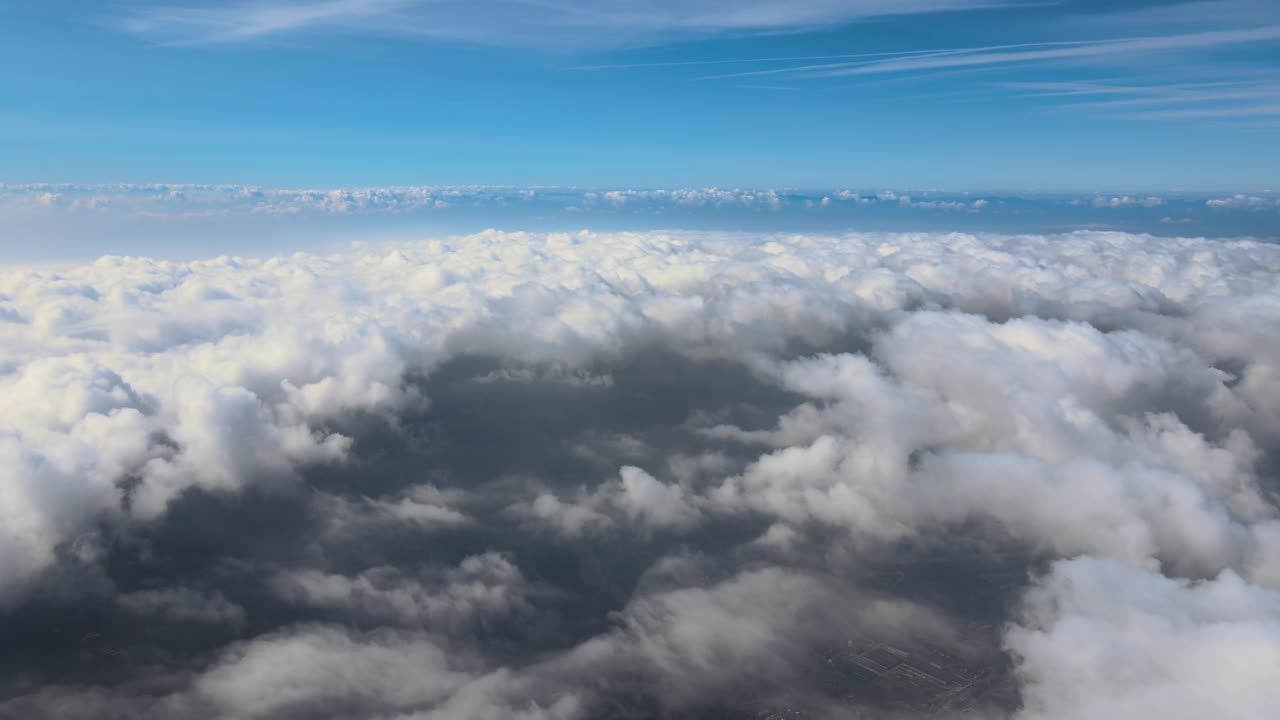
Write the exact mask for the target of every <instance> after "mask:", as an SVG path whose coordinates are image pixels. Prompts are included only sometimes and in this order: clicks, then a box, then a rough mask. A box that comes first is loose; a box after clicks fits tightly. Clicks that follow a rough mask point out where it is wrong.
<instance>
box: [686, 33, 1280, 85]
mask: <svg viewBox="0 0 1280 720" xmlns="http://www.w3.org/2000/svg"><path fill="white" fill-rule="evenodd" d="M1272 40H1280V25H1273V26H1268V27H1262V28H1254V29H1250V30H1215V31H1210V32H1203V33H1190V34H1184V35H1161V36H1151V37H1138V38H1125V39H1121V40H1081V41H1067V42H1063V43H1056V44H1059V45H1066V46H1067V47H1057V48H1053V49H1044V50H1032V51H1025V52H998V51H1000V50H1003V49H1006V48H1005V47H1001V46H993V47H982V48H972V49H969V50H960V51H955V52H941V53H938V54H936V55H924V56H920V57H909V58H902V59H895V60H883V61H877V62H870V63H838V64H827V65H807V66H801V67H793V68H783V69H778V70H766V71H757V72H748V73H735V74H732V75H720V76H712V77H707V78H702V79H708V80H711V79H721V78H731V77H749V76H753V75H765V74H790V75H797V76H800V77H809V78H829V77H846V76H851V75H875V74H882V73H900V72H901V73H905V72H915V71H921V70H935V69H940V68H951V67H972V66H983V65H1009V64H1019V63H1032V62H1037V61H1042V60H1060V59H1066V58H1083V57H1093V56H1097V55H1127V54H1142V53H1156V52H1165V51H1171V50H1185V49H1196V48H1209V47H1220V46H1226V45H1237V44H1245V43H1258V42H1266V41H1272ZM1006 47H1013V46H1006Z"/></svg>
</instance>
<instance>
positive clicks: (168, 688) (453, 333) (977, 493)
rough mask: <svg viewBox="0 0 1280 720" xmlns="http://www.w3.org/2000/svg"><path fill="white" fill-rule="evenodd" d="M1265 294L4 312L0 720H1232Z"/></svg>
mask: <svg viewBox="0 0 1280 720" xmlns="http://www.w3.org/2000/svg"><path fill="white" fill-rule="evenodd" d="M832 197H833V198H834V200H833V202H853V203H859V202H861V201H862V199H863V198H862V196H856V197H853V196H850V197H845V196H839V195H833V196H832ZM903 197H904V196H900V195H896V194H894V195H893V196H892V197H889V196H888V195H886V196H885V197H883V198H879V199H876V200H874V202H886V203H898V204H902V198H903ZM867 199H870V198H867ZM598 202H601V203H604V202H612V201H611V200H607V199H605V198H603V197H601V198H598ZM620 202H622V203H623V204H624V205H625V203H627V202H630V200H628V199H623V200H621V201H620ZM753 202H757V201H753ZM909 202H912V203H915V201H909ZM970 202H972V201H970ZM1277 277H1280V246H1276V245H1274V244H1268V243H1264V242H1259V241H1253V240H1209V239H1203V238H1156V237H1151V236H1145V235H1132V234H1126V233H1102V232H1079V233H1072V234H1066V235H1054V236H1044V235H1017V236H1010V235H970V234H963V233H947V234H931V233H847V234H841V235H830V236H826V235H799V234H777V235H763V234H727V233H697V232H676V231H672V232H645V233H591V232H580V233H545V234H530V233H501V232H495V231H491V232H486V233H481V234H477V235H470V236H463V237H455V238H449V239H439V240H424V241H419V242H408V243H398V244H389V245H385V246H376V247H375V246H368V247H362V248H357V249H355V250H351V251H347V252H343V253H337V254H333V255H319V254H301V253H300V254H295V255H292V256H287V257H277V258H262V259H255V258H239V257H222V258H216V259H211V260H200V261H194V262H189V263H175V262H168V261H162V260H156V259H150V258H142V257H136V258H121V257H108V258H103V259H101V260H99V261H98V262H96V263H93V264H88V265H80V266H70V267H64V268H56V269H47V268H46V269H37V268H23V267H10V268H6V269H4V270H3V271H0V308H2V309H3V311H4V314H3V316H2V318H3V320H2V321H0V347H3V350H4V352H3V355H2V356H0V357H3V360H2V361H0V362H2V363H3V364H2V365H0V407H3V408H5V410H4V412H3V413H0V459H2V460H3V463H0V467H3V470H0V472H3V473H4V476H3V478H0V587H2V588H3V596H2V599H3V601H4V605H3V611H0V613H2V614H0V628H4V629H5V630H6V632H9V631H13V632H18V631H22V632H32V633H36V634H35V635H34V636H33V637H34V638H35V639H34V640H32V643H27V644H28V645H31V644H34V645H36V646H38V647H41V648H42V650H41V653H39V654H37V655H36V656H25V657H24V656H19V655H17V654H16V653H17V651H16V650H8V651H5V650H0V667H2V668H6V669H7V668H18V667H21V668H23V675H22V678H23V679H22V681H21V682H17V683H15V684H12V685H0V714H6V713H7V714H15V715H17V716H22V717H51V716H62V717H77V716H81V717H93V716H95V715H94V713H95V710H96V711H97V712H98V716H101V714H102V712H103V711H104V709H107V710H106V712H109V713H116V715H117V716H121V717H148V716H150V717H165V716H173V715H175V714H179V715H184V716H188V717H262V718H290V717H357V716H359V717H365V716H368V717H420V718H437V717H438V718H445V717H463V716H465V717H495V718H497V717H527V718H531V719H532V718H561V719H564V720H567V719H568V718H577V717H624V716H646V715H660V714H661V713H664V712H666V713H679V712H684V713H694V714H697V713H712V712H738V713H743V714H747V715H748V716H751V715H753V714H755V715H758V714H759V713H764V712H783V711H788V712H800V711H801V710H803V711H805V712H810V713H814V714H818V716H821V714H820V713H823V712H828V713H830V712H835V711H836V710H840V711H842V712H847V711H852V709H853V708H861V709H864V710H867V711H868V712H873V711H881V712H888V711H890V710H892V711H895V712H902V713H904V714H906V715H907V716H911V715H913V714H917V713H923V712H924V711H925V710H926V709H930V708H932V709H935V710H936V709H938V708H941V707H945V708H947V709H950V710H952V711H955V712H959V713H972V714H976V713H988V714H992V715H994V716H1002V715H1013V716H1017V717H1022V718H1045V719H1049V718H1071V717H1096V716H1098V715H1106V714H1117V713H1118V714H1130V715H1150V714H1157V713H1158V714H1167V715H1171V716H1173V717H1191V716H1192V715H1195V716H1200V715H1203V714H1204V713H1205V712H1206V711H1207V708H1208V707H1209V705H1211V704H1212V705H1216V706H1217V708H1218V712H1220V713H1224V714H1227V715H1228V716H1231V715H1230V713H1235V715H1234V716H1237V717H1257V716H1260V713H1261V712H1262V711H1263V709H1264V708H1267V707H1270V705H1272V704H1274V703H1275V702H1276V699H1275V698H1274V697H1272V694H1270V689H1269V688H1270V685H1271V683H1270V682H1269V680H1268V676H1267V675H1266V673H1265V672H1261V671H1259V670H1258V668H1265V667H1268V663H1270V664H1274V662H1273V661H1272V660H1271V659H1270V658H1271V657H1272V656H1273V655H1275V652H1276V647H1277V646H1278V644H1280V641H1278V640H1277V637H1276V632H1275V630H1276V628H1275V626H1276V618H1277V609H1276V605H1277V603H1276V599H1275V597H1274V596H1275V593H1276V590H1277V588H1280V510H1278V509H1277V506H1276V503H1275V497H1274V493H1275V489H1276V485H1275V483H1276V481H1277V475H1276V473H1277V468H1280V455H1278V454H1277V451H1276V448H1277V447H1280V446H1278V445H1277V443H1280V364H1278V362H1280V361H1278V360H1277V358H1280V291H1278V290H1277V288H1278V287H1280V283H1277V282H1276V279H1277ZM64 623H65V624H67V625H68V626H69V627H70V628H71V629H70V630H58V631H56V632H55V631H54V630H53V629H52V628H55V627H62V626H63V624H64ZM1244 659H1252V660H1251V661H1250V662H1245V660H1244ZM1082 696H1083V697H1086V698H1087V701H1081V700H1080V698H1081V697H1082Z"/></svg>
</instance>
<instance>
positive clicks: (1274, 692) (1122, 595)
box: [1006, 558, 1280, 720]
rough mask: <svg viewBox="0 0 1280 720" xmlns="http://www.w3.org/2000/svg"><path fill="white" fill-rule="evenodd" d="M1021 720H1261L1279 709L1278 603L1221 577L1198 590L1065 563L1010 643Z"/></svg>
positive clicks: (1098, 565)
mask: <svg viewBox="0 0 1280 720" xmlns="http://www.w3.org/2000/svg"><path fill="white" fill-rule="evenodd" d="M1006 643H1007V645H1008V647H1009V648H1010V649H1011V650H1012V651H1013V652H1014V654H1015V656H1016V658H1017V661H1018V674H1019V676H1020V677H1021V678H1022V680H1023V682H1024V684H1023V694H1024V698H1025V702H1026V706H1025V707H1024V709H1023V710H1022V712H1021V713H1019V716H1018V717H1019V718H1020V720H1069V719H1075V718H1079V719H1083V718H1095V717H1101V716H1116V717H1162V718H1171V719H1172V720H1181V719H1183V718H1187V719H1188V720H1189V719H1191V718H1203V717H1206V716H1217V717H1224V718H1240V719H1241V720H1243V719H1244V718H1262V717H1268V716H1269V715H1271V714H1272V712H1274V709H1275V708H1276V707H1277V706H1278V705H1280V687H1277V685H1276V683H1275V682H1274V680H1273V672H1272V670H1273V669H1274V668H1275V667H1276V666H1277V664H1280V593H1277V592H1276V591H1275V590H1270V589H1263V588H1259V587H1257V586H1253V585H1249V584H1248V583H1246V582H1245V581H1244V580H1242V579H1241V578H1240V577H1239V576H1238V575H1236V574H1235V573H1233V572H1232V571H1230V570H1228V571H1225V572H1223V573H1222V574H1221V575H1220V576H1218V577H1216V578H1214V579H1211V580H1205V581H1201V582H1194V583H1192V582H1187V581H1180V580H1171V579H1169V578H1166V577H1162V576H1160V575H1156V574H1152V573H1147V572H1143V571H1141V570H1134V569H1132V568H1130V567H1127V566H1124V565H1119V564H1116V563H1112V562H1107V561H1103V560H1095V559H1087V558H1085V559H1078V560H1071V561H1063V562H1059V563H1057V564H1056V565H1054V567H1053V570H1052V572H1050V573H1049V575H1048V576H1046V577H1045V578H1043V579H1042V581H1041V583H1040V584H1039V585H1038V586H1037V587H1036V588H1035V589H1034V590H1032V591H1031V593H1030V594H1029V595H1028V597H1027V599H1026V602H1025V607H1024V609H1023V617H1022V618H1021V622H1020V624H1019V625H1017V626H1015V627H1014V628H1013V629H1012V630H1011V631H1010V632H1009V634H1008V637H1007V639H1006Z"/></svg>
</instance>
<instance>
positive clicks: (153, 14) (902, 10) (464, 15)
mask: <svg viewBox="0 0 1280 720" xmlns="http://www.w3.org/2000/svg"><path fill="white" fill-rule="evenodd" d="M1024 5H1025V4H1023V3H1017V2H1005V1H1004V0H902V1H899V2H892V1H890V0H857V1H855V2H832V1H831V0H802V1H793V2H788V3H783V2H776V1H775V0H755V1H754V2H748V3H738V4H732V5H725V4H724V3H721V2H718V1H717V0H696V1H694V2H686V3H665V2H656V1H653V0H650V1H649V2H641V3H633V2H618V1H616V0H615V1H613V2H604V3H601V2H585V1H582V0H556V1H554V2H542V1H529V0H489V1H488V2H476V3H466V2H457V1H456V0H444V1H442V2H441V1H436V2H425V1H424V0H323V1H320V2H314V1H313V2H305V3H297V2H281V1H280V0H276V1H275V2H270V3H244V2H240V3H235V4H229V5H221V6H213V7H190V6H172V5H162V6H152V7H145V8H143V9H141V10H139V11H137V12H136V13H135V14H134V15H133V16H131V17H129V18H126V19H124V20H123V22H122V23H121V25H122V27H123V28H124V29H125V30H127V31H129V32H132V33H135V34H138V35H143V36H150V37H153V38H155V39H157V40H158V41H160V42H162V43H165V44H178V45H217V44H235V43H242V42H249V41H253V40H257V39H261V38H265V37H268V36H278V35H285V34H296V33H301V32H307V31H330V32H340V33H344V34H365V35H400V36H408V37H420V38H426V39H437V40H451V41H463V42H476V43H483V44H493V45H515V46H544V45H548V44H555V45H556V46H564V45H565V44H566V43H567V44H568V45H570V46H578V47H581V46H610V45H617V44H636V43H639V44H644V43H645V42H651V41H653V40H656V39H660V38H662V37H664V36H680V35H686V36H687V35H715V34H721V33H735V32H794V31H802V30H808V29H815V28H822V27H829V26H833V25H839V24H844V23H849V22H855V21H857V20H860V19H865V18H874V17H886V16H895V15H916V14H927V13H938V12H956V11H966V10H978V9H987V8H995V7H1020V6H1024Z"/></svg>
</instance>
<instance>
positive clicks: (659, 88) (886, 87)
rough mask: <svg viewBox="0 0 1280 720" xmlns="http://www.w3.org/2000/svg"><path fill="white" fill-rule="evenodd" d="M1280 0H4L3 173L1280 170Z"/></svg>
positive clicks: (884, 181)
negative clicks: (1169, 0) (1123, 0)
mask: <svg viewBox="0 0 1280 720" xmlns="http://www.w3.org/2000/svg"><path fill="white" fill-rule="evenodd" d="M1278 89H1280V3H1276V2H1274V0H1207V1H1205V0H1201V1H1197V2H1096V1H1086V0H1061V1H1059V2H1031V3H1027V2H1005V1H1004V0H897V1H893V2H891V1H890V0H846V1H844V2H840V1H837V0H790V1H789V2H766V1H764V0H742V1H740V2H723V1H721V0H687V1H685V2H677V1H675V0H637V1H633V2H622V1H621V0H595V1H593V2H588V1H586V0H538V1H537V2H535V1H534V0H488V1H487V2H455V1H452V0H443V1H442V0H434V1H430V2H428V1H425V0H305V1H303V0H287V1H286V0H254V1H241V0H228V1H227V2H218V3H212V2H201V1H200V0H103V1H99V2H81V1H76V0H42V1H41V2H24V1H21V0H10V1H9V2H6V3H3V4H0V96H2V97H4V98H5V102H4V103H3V105H0V182H4V183H9V184H14V183H48V182H52V183H117V182H132V183H140V182H165V183H192V182H199V183H208V182H217V183H241V184H251V185H260V186H272V187H357V186H388V185H419V184H429V185H447V184H454V185H456V184H474V183H483V184H506V185H577V186H584V187H628V188H630V187H686V186H687V187H706V186H741V187H792V188H844V187H861V188H883V187H895V188H926V189H928V188H938V189H945V190H948V191H953V192H962V191H983V190H1006V191H1011V190H1017V191H1078V192H1088V193H1093V192H1121V191H1130V190H1149V191H1166V192H1167V191H1175V190H1180V189H1181V190H1193V191H1205V192H1210V191H1213V192H1217V191H1221V192H1230V193H1234V192H1241V191H1242V192H1266V191H1270V190H1274V189H1278V188H1280V92H1277V90H1278Z"/></svg>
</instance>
